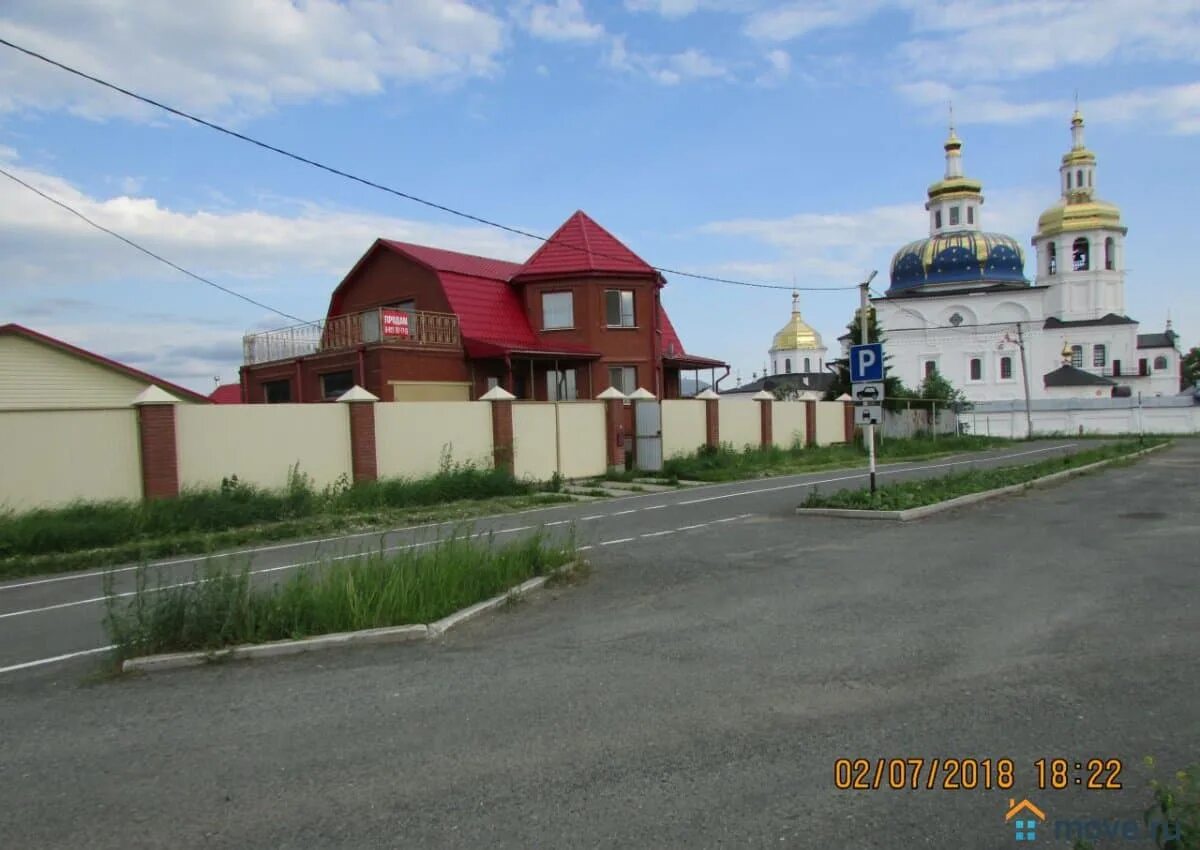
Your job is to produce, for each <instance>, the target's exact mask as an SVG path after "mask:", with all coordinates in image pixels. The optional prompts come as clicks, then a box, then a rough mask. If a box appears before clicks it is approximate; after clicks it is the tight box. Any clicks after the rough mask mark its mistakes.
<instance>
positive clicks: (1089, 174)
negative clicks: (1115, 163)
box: [1088, 169, 1092, 189]
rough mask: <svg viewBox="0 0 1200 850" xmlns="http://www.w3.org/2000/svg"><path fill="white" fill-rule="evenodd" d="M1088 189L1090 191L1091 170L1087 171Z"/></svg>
mask: <svg viewBox="0 0 1200 850" xmlns="http://www.w3.org/2000/svg"><path fill="white" fill-rule="evenodd" d="M1088 188H1089V189H1090V188H1092V172H1091V169H1089V170H1088Z"/></svg>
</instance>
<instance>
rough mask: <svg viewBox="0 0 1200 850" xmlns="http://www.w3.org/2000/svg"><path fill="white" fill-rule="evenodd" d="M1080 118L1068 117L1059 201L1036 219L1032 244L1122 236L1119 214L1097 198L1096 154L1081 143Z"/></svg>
mask: <svg viewBox="0 0 1200 850" xmlns="http://www.w3.org/2000/svg"><path fill="white" fill-rule="evenodd" d="M1083 127H1084V125H1083V114H1082V113H1081V112H1080V111H1079V108H1078V107H1076V109H1075V114H1074V115H1072V116H1071V149H1070V150H1069V151H1067V152H1066V153H1065V154H1063V157H1062V164H1061V165H1060V166H1059V182H1060V187H1061V189H1062V198H1061V199H1060V200H1059V201H1058V203H1056V204H1055V205H1054V206H1052V207H1050V208H1049V209H1048V210H1046V211H1045V212H1044V213H1042V214H1041V216H1040V217H1039V218H1038V232H1037V235H1036V236H1035V237H1034V241H1035V243H1036V242H1037V241H1038V240H1039V239H1041V238H1043V237H1049V236H1056V235H1058V234H1060V233H1075V232H1078V231H1081V230H1097V229H1107V230H1116V231H1119V232H1120V233H1122V234H1124V233H1125V232H1126V228H1125V227H1124V226H1122V224H1121V210H1120V208H1119V207H1117V205H1116V204H1110V203H1109V202H1107V201H1102V200H1100V199H1099V198H1097V197H1096V154H1094V153H1093V152H1092V151H1090V150H1089V149H1088V147H1087V145H1085V144H1084V141H1083Z"/></svg>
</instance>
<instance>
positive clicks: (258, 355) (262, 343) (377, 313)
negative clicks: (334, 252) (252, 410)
mask: <svg viewBox="0 0 1200 850" xmlns="http://www.w3.org/2000/svg"><path fill="white" fill-rule="evenodd" d="M360 345H387V346H397V347H401V348H421V349H439V350H453V349H456V348H459V347H460V346H461V341H460V339H459V335H458V317H457V316H455V315H454V314H453V313H432V312H429V311H427V310H396V309H392V308H387V307H383V308H378V309H375V310H366V311H364V312H362V313H350V314H347V315H345V316H334V317H333V318H332V319H324V320H322V321H319V322H310V323H308V324H304V325H293V326H292V327H290V328H280V329H279V330H273V331H264V332H262V333H256V334H246V335H245V336H244V337H242V362H243V363H244V364H245V365H247V366H254V365H257V364H259V363H271V362H273V361H276V360H294V359H296V358H297V357H310V356H312V355H314V354H327V353H331V352H335V351H345V350H347V349H354V348H358V347H359V346H360Z"/></svg>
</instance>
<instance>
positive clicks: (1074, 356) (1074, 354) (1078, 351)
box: [1071, 345, 1083, 369]
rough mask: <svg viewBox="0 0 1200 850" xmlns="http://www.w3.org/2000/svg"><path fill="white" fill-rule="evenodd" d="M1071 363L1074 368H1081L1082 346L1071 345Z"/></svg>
mask: <svg viewBox="0 0 1200 850" xmlns="http://www.w3.org/2000/svg"><path fill="white" fill-rule="evenodd" d="M1071 365H1072V366H1074V367H1075V368H1076V369H1082V368H1083V346H1082V345H1072V346H1071Z"/></svg>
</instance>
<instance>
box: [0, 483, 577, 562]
mask: <svg viewBox="0 0 1200 850" xmlns="http://www.w3.org/2000/svg"><path fill="white" fill-rule="evenodd" d="M564 501H569V499H567V498H566V497H565V496H561V495H559V494H557V493H547V492H542V491H541V490H540V489H539V485H536V484H534V483H532V482H528V481H521V480H518V479H516V478H514V477H513V476H512V475H510V474H508V473H506V472H504V471H497V470H480V469H476V468H474V467H471V466H468V465H459V466H454V465H450V464H448V463H443V465H442V469H441V470H440V471H439V472H438V473H437V474H435V475H433V476H430V477H428V478H422V479H384V480H380V481H372V482H363V483H359V484H353V485H352V484H350V483H349V482H348V481H344V480H343V481H339V482H337V483H335V484H333V485H330V486H328V487H325V488H323V489H318V488H316V487H315V486H314V485H313V484H312V482H311V480H310V479H309V478H308V477H307V476H305V475H303V474H302V473H300V472H299V471H298V470H296V469H293V470H292V472H291V474H290V476H289V482H288V486H287V487H286V488H284V489H283V490H278V491H272V490H267V489H263V488H259V487H254V486H251V485H248V484H245V483H243V482H239V481H237V479H236V478H231V479H226V481H225V482H224V483H223V484H222V486H221V487H219V488H212V489H206V490H188V491H185V492H184V493H182V494H181V495H180V496H179V498H177V499H161V500H156V501H151V502H80V503H77V504H74V505H69V506H67V507H65V508H60V509H53V510H50V509H47V510H35V511H29V512H26V513H20V514H16V513H12V512H7V513H0V579H3V578H16V577H20V576H28V575H37V574H42V573H52V572H64V571H67V570H75V569H83V568H86V567H91V566H97V565H109V564H114V563H121V562H136V561H140V560H146V559H153V558H165V557H172V556H175V555H202V554H208V553H211V552H215V551H219V550H221V549H227V548H230V547H235V546H241V545H245V544H251V543H264V542H272V541H277V540H288V539H298V538H303V537H311V536H319V535H322V534H343V533H347V532H353V531H359V530H367V529H371V528H378V527H381V526H388V525H395V524H402V523H413V522H436V521H441V520H455V519H467V518H470V517H474V516H482V515H485V514H488V513H499V512H503V511H508V510H520V509H522V508H527V507H537V506H539V505H544V504H554V503H558V502H564Z"/></svg>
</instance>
